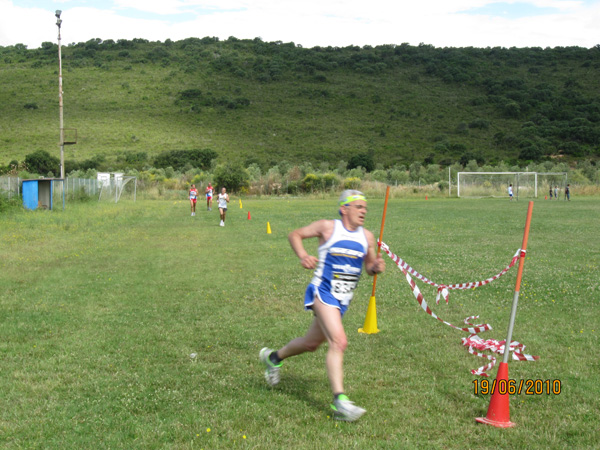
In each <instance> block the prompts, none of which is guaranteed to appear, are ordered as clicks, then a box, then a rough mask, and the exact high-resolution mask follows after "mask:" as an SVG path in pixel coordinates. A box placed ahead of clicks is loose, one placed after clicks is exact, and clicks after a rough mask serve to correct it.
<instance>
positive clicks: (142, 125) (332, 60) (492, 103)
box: [0, 38, 600, 167]
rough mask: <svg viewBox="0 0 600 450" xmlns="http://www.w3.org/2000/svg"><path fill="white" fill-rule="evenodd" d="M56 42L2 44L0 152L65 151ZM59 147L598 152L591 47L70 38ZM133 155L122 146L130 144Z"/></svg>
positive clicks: (230, 152) (282, 154) (419, 155)
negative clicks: (67, 135) (67, 140)
mask: <svg viewBox="0 0 600 450" xmlns="http://www.w3.org/2000/svg"><path fill="white" fill-rule="evenodd" d="M57 53H58V47H57V45H56V44H53V43H49V42H47V43H44V44H43V45H42V47H41V48H39V49H31V50H29V49H27V48H25V46H23V45H16V46H11V47H0V85H1V88H0V101H1V103H2V108H1V112H0V164H7V163H8V162H9V161H11V160H18V161H22V160H23V159H24V157H25V156H26V155H27V154H29V153H32V152H34V151H36V150H47V151H49V152H50V153H51V154H53V155H56V156H58V154H59V147H58V139H59V108H58V57H57ZM62 55H63V87H64V118H65V127H66V128H76V129H77V133H78V142H77V145H73V146H67V147H66V148H65V149H66V153H65V158H66V159H67V160H76V161H83V160H85V159H89V158H93V157H104V158H105V159H106V160H107V161H114V162H115V164H117V163H118V164H121V165H123V164H124V165H126V162H125V161H126V160H127V159H128V158H127V155H131V154H138V155H141V156H142V158H146V157H147V160H148V162H149V163H151V162H152V161H153V158H154V157H156V156H157V155H158V154H159V153H161V152H164V151H170V150H183V149H211V150H213V151H215V152H217V154H218V155H219V156H218V159H219V160H220V161H225V160H231V159H236V160H239V161H240V162H242V163H246V164H247V163H249V162H258V163H259V164H261V165H262V166H269V165H272V164H274V163H276V162H277V161H280V160H287V161H289V162H292V163H296V162H304V161H310V162H312V163H313V164H314V163H317V164H321V163H323V162H326V163H328V164H330V165H331V166H333V167H335V166H336V164H338V163H339V161H342V160H343V161H348V160H349V159H350V158H351V157H352V156H353V155H357V154H361V153H370V154H372V155H373V158H374V160H375V162H376V163H379V164H383V165H384V166H385V167H390V166H393V165H394V164H409V163H411V162H413V161H420V162H425V163H439V164H442V165H447V164H450V163H453V162H457V161H461V160H463V161H464V160H468V159H477V160H478V161H479V162H480V163H483V162H486V163H489V164H494V163H495V162H498V161H500V160H505V161H514V162H517V161H520V162H525V161H528V160H532V161H540V160H544V159H548V158H556V157H559V156H562V157H564V158H565V159H566V160H571V161H572V160H575V159H583V158H585V159H592V160H595V159H597V158H598V157H599V156H600V90H599V87H600V86H599V84H600V46H596V47H595V48H592V49H584V48H578V47H569V48H554V49H541V48H525V49H516V48H511V49H505V48H487V49H477V48H443V49H442V48H434V47H431V46H427V45H421V46H416V47H415V46H409V45H407V44H402V45H397V46H394V45H386V46H378V47H363V48H359V47H345V48H333V47H328V48H319V47H315V48H311V49H306V48H302V47H299V46H296V45H295V44H293V43H281V42H269V43H268V42H263V41H261V40H260V39H255V40H238V39H235V38H230V39H228V40H227V41H219V40H218V39H216V38H204V39H196V38H191V39H186V40H182V41H177V42H172V41H169V40H167V41H166V42H164V43H161V42H148V41H146V40H142V39H134V40H133V41H127V40H119V41H118V42H114V41H100V40H98V39H97V40H91V41H88V42H85V43H78V44H71V45H68V46H63V48H62ZM129 159H131V158H129Z"/></svg>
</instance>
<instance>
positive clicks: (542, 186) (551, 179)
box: [538, 172, 567, 199]
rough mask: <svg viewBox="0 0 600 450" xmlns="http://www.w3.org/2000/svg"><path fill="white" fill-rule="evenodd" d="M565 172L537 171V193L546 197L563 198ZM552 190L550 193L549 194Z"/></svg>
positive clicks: (565, 183) (565, 180)
mask: <svg viewBox="0 0 600 450" xmlns="http://www.w3.org/2000/svg"><path fill="white" fill-rule="evenodd" d="M566 186H567V172H546V173H538V193H539V195H543V196H544V197H547V198H556V199H560V198H564V193H565V187H566ZM550 192H552V194H550Z"/></svg>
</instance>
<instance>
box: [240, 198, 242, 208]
mask: <svg viewBox="0 0 600 450" xmlns="http://www.w3.org/2000/svg"><path fill="white" fill-rule="evenodd" d="M240 209H243V208H242V199H241V198H240Z"/></svg>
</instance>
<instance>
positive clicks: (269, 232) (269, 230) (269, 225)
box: [267, 222, 271, 234]
mask: <svg viewBox="0 0 600 450" xmlns="http://www.w3.org/2000/svg"><path fill="white" fill-rule="evenodd" d="M267 234H271V224H270V223H269V222H267Z"/></svg>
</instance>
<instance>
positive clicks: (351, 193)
mask: <svg viewBox="0 0 600 450" xmlns="http://www.w3.org/2000/svg"><path fill="white" fill-rule="evenodd" d="M357 197H362V198H361V199H360V200H366V198H365V194H363V193H362V192H360V191H357V190H356V189H346V190H345V191H343V192H342V193H341V194H340V198H339V200H338V201H339V203H340V206H343V205H345V204H347V203H350V202H353V201H354V200H359V198H357Z"/></svg>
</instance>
